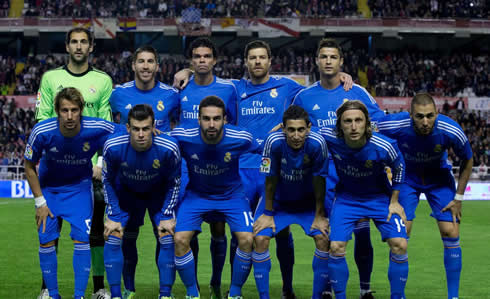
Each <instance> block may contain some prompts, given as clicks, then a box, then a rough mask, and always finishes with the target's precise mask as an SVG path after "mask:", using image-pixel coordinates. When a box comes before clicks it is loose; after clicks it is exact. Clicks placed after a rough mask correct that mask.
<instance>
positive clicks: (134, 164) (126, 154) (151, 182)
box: [102, 134, 181, 219]
mask: <svg viewBox="0 0 490 299" xmlns="http://www.w3.org/2000/svg"><path fill="white" fill-rule="evenodd" d="M103 154H104V167H103V169H102V177H103V183H104V190H105V192H104V196H105V199H106V202H107V203H108V204H109V209H108V214H110V215H111V216H113V217H117V215H119V214H120V208H119V197H120V196H121V195H124V193H125V192H127V191H128V190H129V191H131V192H134V193H147V194H152V195H157V194H160V195H161V197H162V200H164V205H163V208H162V213H163V215H164V217H166V218H168V219H169V218H172V216H173V210H174V207H175V205H176V203H177V200H178V197H179V191H180V172H181V157H180V151H179V147H178V145H177V141H176V140H175V139H174V138H172V137H170V136H168V135H165V134H162V135H160V136H156V137H153V144H152V145H151V147H150V148H149V149H148V150H146V151H143V152H138V151H136V150H134V148H133V147H132V146H131V141H130V136H129V135H128V134H115V135H114V136H111V138H110V139H108V140H107V141H106V143H105V145H104V152H103Z"/></svg>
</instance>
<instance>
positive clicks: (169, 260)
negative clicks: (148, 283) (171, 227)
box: [158, 235, 175, 297]
mask: <svg viewBox="0 0 490 299" xmlns="http://www.w3.org/2000/svg"><path fill="white" fill-rule="evenodd" d="M159 243H160V252H159V254H158V270H159V272H160V296H166V297H170V296H171V293H172V286H173V284H174V281H175V262H174V256H175V253H174V252H175V249H174V248H175V247H174V246H175V244H174V238H173V237H172V235H166V236H163V237H161V238H160V239H159Z"/></svg>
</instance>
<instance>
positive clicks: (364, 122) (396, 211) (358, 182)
mask: <svg viewBox="0 0 490 299" xmlns="http://www.w3.org/2000/svg"><path fill="white" fill-rule="evenodd" d="M321 134H322V135H323V136H324V138H325V140H326V141H327V145H328V148H329V151H330V154H331V155H332V156H333V160H334V163H335V168H336V169H337V174H338V176H339V183H338V184H337V187H336V194H335V196H336V197H335V201H334V203H333V205H332V210H331V213H330V259H329V261H328V272H329V276H330V281H331V284H332V287H333V289H334V291H335V298H337V299H344V298H346V293H345V291H346V287H347V280H348V279H349V270H348V268H347V263H346V260H345V249H346V245H347V241H348V240H350V238H351V235H352V231H353V230H354V227H355V226H356V223H357V222H358V221H359V220H360V219H364V218H366V219H372V220H373V221H374V224H376V227H377V228H378V230H379V231H380V232H381V237H382V239H383V240H384V241H386V242H387V243H388V245H389V246H390V249H391V251H390V264H389V268H388V278H389V281H390V286H391V298H392V299H402V298H405V294H404V292H405V284H406V281H407V277H408V256H407V239H406V238H407V233H406V230H405V224H404V220H405V213H404V212H403V208H402V206H401V205H400V204H399V203H398V194H399V192H400V191H399V190H400V185H401V184H402V183H403V182H404V172H405V163H404V161H403V156H402V155H401V153H400V151H399V149H398V147H397V145H396V142H395V141H394V140H392V139H389V138H387V137H385V136H383V135H381V134H378V133H375V132H372V131H371V121H370V119H369V114H368V110H367V108H366V106H365V105H364V104H363V103H362V102H360V101H357V100H356V101H346V102H345V103H344V104H342V105H341V106H340V107H339V109H338V110H337V122H336V128H335V130H333V129H331V128H323V129H321ZM386 166H388V167H390V168H391V169H392V172H393V179H392V184H393V185H391V184H390V182H389V180H388V177H387V175H386V172H385V167H386Z"/></svg>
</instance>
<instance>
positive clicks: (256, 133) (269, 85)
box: [232, 76, 304, 168]
mask: <svg viewBox="0 0 490 299" xmlns="http://www.w3.org/2000/svg"><path fill="white" fill-rule="evenodd" d="M232 82H233V83H234V84H235V86H236V89H237V92H238V97H239V100H238V121H237V126H239V127H242V128H245V129H247V130H248V131H249V132H250V133H252V135H253V137H254V138H255V140H256V141H257V143H258V144H262V143H263V142H264V140H265V139H266V138H267V135H268V134H269V132H270V130H272V128H274V127H275V126H277V125H278V124H280V123H281V122H282V115H283V114H284V111H286V109H287V108H288V107H289V105H291V103H292V102H293V99H294V97H295V96H296V94H297V93H298V92H299V91H301V90H303V88H304V86H302V85H301V84H299V83H297V82H296V81H294V80H292V79H289V78H284V77H277V76H270V78H269V80H268V81H267V82H266V83H264V84H258V85H254V84H252V82H251V81H250V80H245V79H242V80H233V81H232ZM240 167H241V168H259V167H260V155H259V154H256V155H250V154H246V155H243V157H242V159H241V160H240Z"/></svg>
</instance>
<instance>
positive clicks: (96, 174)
mask: <svg viewBox="0 0 490 299" xmlns="http://www.w3.org/2000/svg"><path fill="white" fill-rule="evenodd" d="M92 178H94V179H96V180H99V181H102V168H100V167H99V166H97V165H94V166H93V167H92Z"/></svg>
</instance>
